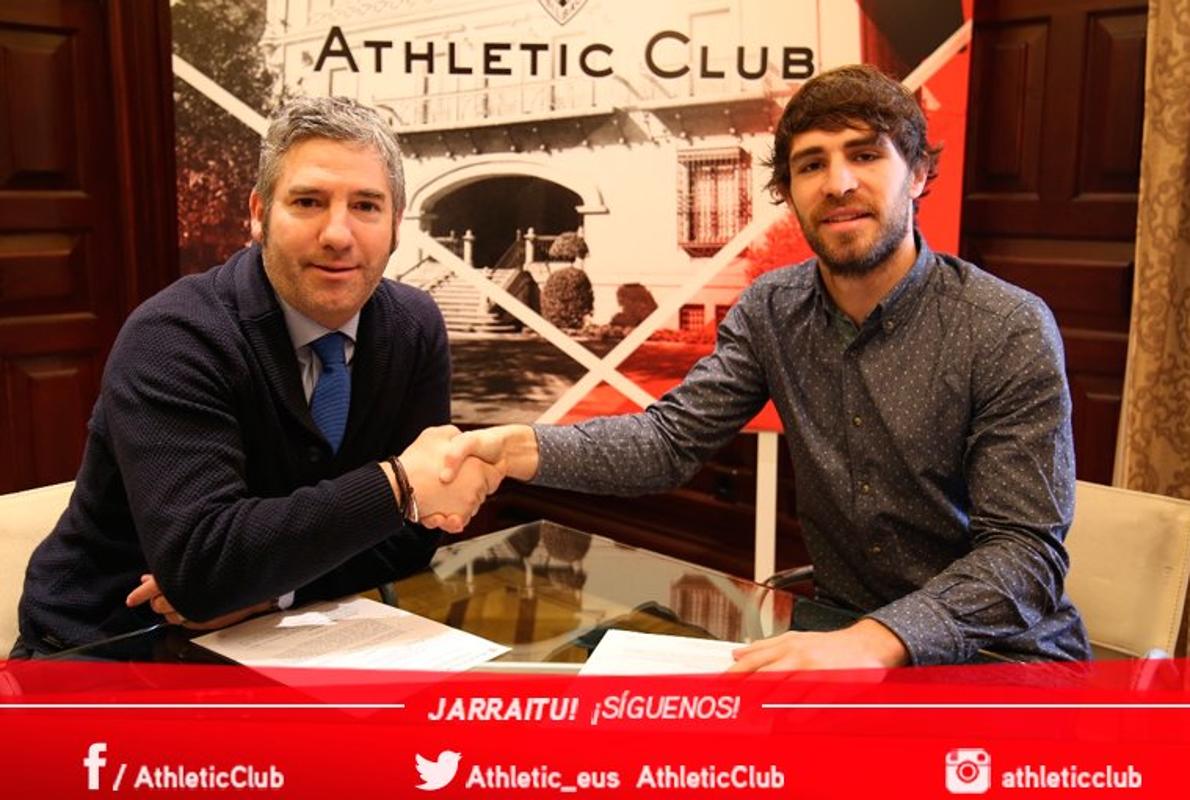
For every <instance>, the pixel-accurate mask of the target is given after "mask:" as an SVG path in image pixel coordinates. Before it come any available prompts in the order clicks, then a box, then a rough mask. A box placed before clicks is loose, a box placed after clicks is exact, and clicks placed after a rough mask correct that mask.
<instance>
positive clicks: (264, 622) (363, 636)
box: [193, 597, 508, 672]
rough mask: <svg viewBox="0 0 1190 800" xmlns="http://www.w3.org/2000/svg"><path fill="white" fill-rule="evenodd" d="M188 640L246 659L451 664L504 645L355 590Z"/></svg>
mask: <svg viewBox="0 0 1190 800" xmlns="http://www.w3.org/2000/svg"><path fill="white" fill-rule="evenodd" d="M193 642H194V644H198V645H202V646H203V647H205V648H207V649H208V650H211V651H214V652H216V653H218V654H219V655H221V656H224V657H225V658H230V659H231V660H233V661H238V662H239V663H241V664H246V665H248V666H251V667H324V668H331V669H338V668H348V669H350V668H359V669H403V670H426V671H435V672H453V671H461V670H466V669H470V668H471V667H474V666H475V665H477V664H481V663H483V662H485V661H488V660H490V659H493V658H495V657H496V656H499V655H503V654H504V653H507V652H508V648H507V647H505V646H504V645H501V644H496V643H495V642H490V641H488V640H487V639H481V638H480V637H478V636H473V635H472V634H470V633H464V632H463V631H460V630H456V629H455V628H451V627H449V626H447V625H443V624H442V623H440V622H435V621H434V620H432V619H426V618H425V617H419V616H418V615H416V614H411V613H409V612H408V611H402V610H401V609H399V608H393V607H392V606H387V605H385V604H384V603H377V602H376V601H375V600H368V599H366V598H362V597H357V598H353V599H348V600H337V601H330V602H325V603H314V604H311V605H308V606H304V607H302V608H301V609H298V610H294V611H282V612H278V613H276V614H268V615H266V616H263V617H256V618H254V619H250V620H248V621H247V622H241V623H240V624H239V625H233V626H232V627H230V628H224V629H223V630H219V631H215V632H213V633H208V634H206V635H205V636H200V637H198V638H197V639H194V640H193Z"/></svg>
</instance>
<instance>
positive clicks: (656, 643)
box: [580, 629, 743, 675]
mask: <svg viewBox="0 0 1190 800" xmlns="http://www.w3.org/2000/svg"><path fill="white" fill-rule="evenodd" d="M739 647H743V645H742V644H740V643H738V642H721V641H719V640H718V639H693V638H691V637H689V636H666V635H663V634H660V633H637V632H635V631H620V630H614V629H613V630H610V631H608V632H607V633H605V634H604V635H603V638H602V639H600V640H599V646H598V647H596V648H595V652H593V653H591V657H590V658H588V659H587V663H586V664H584V665H583V668H582V670H580V674H582V675H692V674H699V673H718V672H726V671H727V668H728V667H730V666H731V665H732V663H733V661H732V658H731V651H732V650H735V649H736V648H739Z"/></svg>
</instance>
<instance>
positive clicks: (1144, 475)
mask: <svg viewBox="0 0 1190 800" xmlns="http://www.w3.org/2000/svg"><path fill="white" fill-rule="evenodd" d="M1147 47H1148V58H1147V63H1146V67H1145V122H1144V152H1143V155H1142V156H1141V172H1140V214H1139V216H1138V219H1137V231H1136V280H1135V284H1134V287H1133V298H1132V330H1131V333H1130V336H1129V339H1128V367H1127V371H1126V374H1125V377H1124V403H1123V412H1122V415H1121V419H1120V437H1119V440H1118V445H1117V448H1116V465H1115V483H1116V485H1117V486H1124V487H1127V488H1129V489H1138V490H1140V491H1145V492H1154V493H1157V494H1166V495H1172V496H1174V497H1184V498H1187V499H1190V0H1151V2H1150V3H1149V28H1148V43H1147Z"/></svg>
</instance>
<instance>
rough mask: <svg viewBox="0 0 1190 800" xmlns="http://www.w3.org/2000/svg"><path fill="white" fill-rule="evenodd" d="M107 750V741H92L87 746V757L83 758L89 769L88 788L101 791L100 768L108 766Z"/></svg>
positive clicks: (84, 764)
mask: <svg viewBox="0 0 1190 800" xmlns="http://www.w3.org/2000/svg"><path fill="white" fill-rule="evenodd" d="M106 752H107V742H91V746H90V747H88V748H87V757H86V758H84V759H83V766H84V767H85V768H86V770H87V789H88V790H89V791H92V792H97V791H99V770H101V769H103V768H104V767H106V766H107V759H106V758H104V757H103V754H104V753H106Z"/></svg>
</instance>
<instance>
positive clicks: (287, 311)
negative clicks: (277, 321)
mask: <svg viewBox="0 0 1190 800" xmlns="http://www.w3.org/2000/svg"><path fill="white" fill-rule="evenodd" d="M277 302H278V303H280V305H281V313H283V314H284V315H285V327H286V329H288V331H289V340H290V341H291V342H292V343H293V349H294V350H300V349H301V348H303V347H306V346H307V345H309V344H310V342H312V341H314V340H315V339H318V338H321V337H323V336H325V335H326V334H328V333H330V332H331V329H330V328H326V327H323V326H322V325H319V324H318V323H317V322H315V321H314V320H312V319H310V318H309V317H307V316H306V315H305V314H303V313H302V312H300V311H298V310H297V309H296V308H294V307H293V306H291V305H289V303H286V302H285V300H284V299H282V297H281V295H277ZM358 328H359V312H358V311H357V312H355V314H353V315H352V317H351V319H349V320H347V321H346V322H344V323H343V324H342V325H340V326H339V327H338V328H336V330H338V331H339V332H340V333H342V334H343V335H344V336H346V337H347V338H348V339H350V340H351V341H352V342H353V343H354V342H355V332H356V330H357V329H358Z"/></svg>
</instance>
